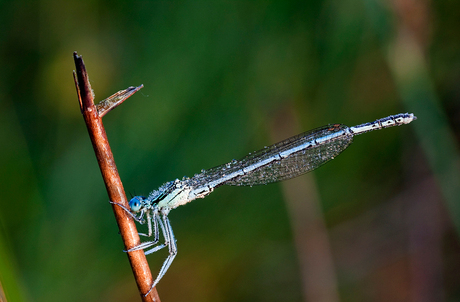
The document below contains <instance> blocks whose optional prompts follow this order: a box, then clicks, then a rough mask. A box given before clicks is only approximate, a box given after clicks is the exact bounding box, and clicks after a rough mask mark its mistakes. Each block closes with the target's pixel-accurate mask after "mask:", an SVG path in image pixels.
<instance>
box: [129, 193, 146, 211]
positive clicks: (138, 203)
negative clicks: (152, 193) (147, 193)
mask: <svg viewBox="0 0 460 302" xmlns="http://www.w3.org/2000/svg"><path fill="white" fill-rule="evenodd" d="M144 199H145V197H143V196H134V197H133V198H131V200H130V201H129V208H130V209H131V212H133V213H137V212H139V211H140V210H141V208H142V205H143V200H144Z"/></svg>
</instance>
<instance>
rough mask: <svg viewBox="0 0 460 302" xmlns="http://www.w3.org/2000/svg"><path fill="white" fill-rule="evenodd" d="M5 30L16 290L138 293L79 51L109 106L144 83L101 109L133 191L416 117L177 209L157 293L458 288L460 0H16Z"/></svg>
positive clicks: (29, 294) (0, 81)
mask: <svg viewBox="0 0 460 302" xmlns="http://www.w3.org/2000/svg"><path fill="white" fill-rule="evenodd" d="M0 26H1V28H2V30H1V31H0V62H1V65H0V66H1V67H0V71H1V72H0V122H1V128H0V135H1V136H0V138H1V142H2V148H0V150H1V151H0V152H1V156H0V167H1V174H0V177H1V179H0V186H1V192H2V194H1V196H2V197H1V204H0V281H1V286H2V287H3V291H4V295H5V296H6V299H7V300H8V301H139V300H140V299H139V294H138V291H137V287H136V285H135V282H134V280H133V276H132V273H131V270H130V267H129V264H128V261H127V257H126V255H125V254H124V253H123V252H122V249H123V243H122V241H121V238H120V236H119V235H118V229H117V226H116V223H115V219H114V217H113V213H112V210H111V206H110V205H109V203H108V197H107V194H106V191H105V188H104V184H103V182H102V178H101V176H100V172H99V169H98V166H97V162H96V160H95V157H94V153H93V150H92V147H91V144H90V141H89V138H88V134H87V131H86V128H85V125H84V123H83V119H82V117H81V114H80V112H79V107H78V102H77V97H76V92H75V87H74V82H73V78H72V70H73V69H74V62H73V58H72V53H73V51H78V54H80V55H82V56H83V59H84V60H85V63H86V67H87V70H88V73H89V76H90V80H91V84H92V88H93V89H94V92H95V95H96V100H97V101H100V100H102V99H104V98H106V97H108V96H109V95H111V94H113V93H115V92H116V91H118V90H121V89H125V88H127V87H128V86H137V85H140V84H144V86H145V87H144V88H143V89H142V90H141V91H140V92H138V93H137V94H135V95H134V96H133V97H131V98H130V99H128V101H126V102H125V103H124V104H123V105H121V106H120V107H118V108H117V109H115V110H114V111H112V112H110V113H109V114H108V115H107V116H106V117H104V124H105V127H106V131H107V134H108V138H109V141H110V143H111V146H112V150H113V153H114V156H115V160H116V162H117V166H118V170H119V172H120V175H121V178H122V181H123V183H124V185H125V190H126V192H130V193H131V194H133V195H134V194H144V195H145V194H148V193H149V192H150V191H151V190H153V189H156V188H157V187H159V186H160V185H161V184H162V183H164V182H166V181H170V180H173V179H175V178H181V177H182V176H184V175H187V176H192V175H193V174H195V173H197V172H199V171H200V170H201V169H203V168H205V169H206V168H210V167H213V166H216V165H219V164H223V163H225V162H228V161H230V160H231V159H233V158H241V157H243V156H245V155H246V154H248V153H249V152H252V151H254V150H257V149H259V148H261V147H263V146H264V145H269V144H271V143H274V142H276V141H277V140H281V139H283V138H287V137H289V136H292V135H295V134H298V133H300V132H303V131H306V130H309V129H312V128H315V127H318V126H322V125H325V124H328V123H344V124H346V125H349V126H353V125H356V124H360V123H364V122H369V121H373V120H375V119H377V118H381V117H385V116H387V115H390V114H396V113H400V112H413V113H415V115H417V116H418V120H417V121H415V122H414V123H412V124H410V125H407V126H403V127H398V128H391V129H386V130H384V131H378V132H373V133H369V134H366V135H363V136H358V137H357V138H356V139H355V143H354V144H352V146H350V147H349V149H348V150H346V151H345V152H344V153H343V154H342V155H340V156H339V157H337V158H336V159H335V160H333V161H332V162H331V163H328V164H327V165H325V166H323V167H321V168H320V169H318V170H317V171H315V172H313V173H310V174H308V175H307V176H305V177H301V178H299V179H296V180H291V181H287V182H285V183H283V184H271V185H267V186H259V187H253V188H246V187H222V188H219V189H218V190H216V192H215V193H213V194H211V195H210V196H208V197H207V198H206V199H204V200H196V201H194V202H193V203H191V204H189V205H186V206H183V207H180V208H178V209H176V210H174V211H172V212H171V214H170V215H169V217H170V220H171V222H172V224H173V227H174V231H175V235H176V238H177V243H178V248H179V253H178V256H177V257H176V260H175V261H174V263H173V264H172V266H171V268H170V270H169V271H168V273H167V274H166V276H165V277H164V278H163V280H162V281H161V282H160V284H159V285H158V287H157V289H158V292H159V295H160V297H161V299H162V300H163V301H458V300H460V276H459V271H460V258H459V257H458V255H459V252H460V245H459V240H458V235H459V232H458V231H459V230H460V227H459V226H460V209H459V207H460V189H459V187H460V177H459V173H460V169H459V165H460V161H459V153H458V150H459V149H458V138H459V133H460V132H459V129H460V128H459V125H460V102H459V99H460V84H459V83H460V52H459V50H460V31H459V30H458V29H459V28H460V2H458V1H453V0H449V1H413V0H394V1H381V0H363V1H349V0H344V1H221V0H216V1H97V0H95V1H56V0H43V1H22V0H17V1H1V2H0ZM166 255H167V252H166V251H161V252H158V253H156V254H153V255H150V256H148V259H149V262H150V266H151V268H152V272H153V274H156V273H157V272H158V270H159V268H160V267H161V264H162V262H163V260H164V259H165V257H166ZM5 296H3V298H2V296H1V295H0V300H2V299H5Z"/></svg>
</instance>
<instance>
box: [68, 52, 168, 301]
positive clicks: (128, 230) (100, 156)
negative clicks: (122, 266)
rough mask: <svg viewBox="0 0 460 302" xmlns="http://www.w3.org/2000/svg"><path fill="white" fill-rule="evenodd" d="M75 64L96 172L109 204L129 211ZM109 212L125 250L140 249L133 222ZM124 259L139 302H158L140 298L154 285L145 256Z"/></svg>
mask: <svg viewBox="0 0 460 302" xmlns="http://www.w3.org/2000/svg"><path fill="white" fill-rule="evenodd" d="M74 60H75V68H76V72H74V79H75V86H76V88H77V95H78V100H79V102H80V109H81V112H82V114H83V118H84V119H85V123H86V127H87V128H88V133H89V137H90V139H91V143H92V144H93V148H94V152H95V153H96V158H97V161H98V163H99V168H100V169H101V173H102V178H103V179H104V183H105V187H106V189H107V193H108V195H109V199H110V200H111V201H112V202H115V203H119V204H122V205H123V206H125V207H126V208H129V205H128V200H127V199H126V194H125V190H124V188H123V184H122V183H121V179H120V176H119V175H118V171H117V167H116V165H115V160H114V158H113V154H112V151H111V149H110V145H109V141H108V140H107V135H106V133H105V129H104V126H103V124H102V119H101V116H100V114H99V113H98V110H97V108H96V106H95V105H94V97H93V92H92V90H91V85H90V83H89V79H88V74H87V73H86V67H85V64H84V62H83V59H82V58H81V56H78V55H77V53H76V52H74ZM140 88H141V87H139V88H138V89H136V91H137V90H139V89H140ZM128 89H129V88H128ZM134 92H135V91H134ZM134 92H133V93H134ZM131 94H132V93H131ZM131 94H129V95H131ZM115 95H116V94H115ZM128 97H129V96H128ZM110 98H111V97H110ZM110 98H109V99H110ZM126 98H127V97H126ZM126 98H125V99H126ZM120 103H121V102H117V104H115V105H114V106H111V108H110V109H112V108H114V107H115V106H116V105H119V104H120ZM107 112H108V111H107ZM112 209H113V212H114V214H115V219H116V220H117V224H118V228H119V229H120V233H121V237H122V239H123V243H124V244H125V249H126V250H128V249H130V248H133V247H135V246H137V245H139V243H140V239H139V235H138V233H137V229H136V225H135V222H134V220H133V219H132V218H131V217H130V216H129V215H128V213H126V211H125V210H123V209H122V208H121V207H119V206H116V205H112ZM127 255H128V259H129V263H130V264H131V268H132V270H133V274H134V278H135V279H136V283H137V286H138V288H139V291H140V293H141V299H142V301H145V302H146V301H157V302H159V301H160V298H159V297H158V292H157V291H156V288H154V289H153V290H152V291H151V292H150V294H149V295H148V296H147V297H144V296H143V294H145V293H147V292H148V291H149V290H150V287H151V285H152V283H153V279H152V273H151V272H150V268H149V265H148V263H147V259H146V258H145V255H144V252H143V251H142V250H138V251H134V252H129V253H127Z"/></svg>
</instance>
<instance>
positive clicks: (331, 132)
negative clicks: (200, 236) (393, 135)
mask: <svg viewBox="0 0 460 302" xmlns="http://www.w3.org/2000/svg"><path fill="white" fill-rule="evenodd" d="M415 119H417V118H416V117H415V116H414V115H413V114H412V113H410V114H409V113H401V114H397V115H390V116H388V117H385V118H382V119H378V120H376V121H374V122H371V123H365V124H361V125H358V126H354V127H347V126H345V125H342V124H334V125H327V126H324V127H320V128H316V129H314V130H311V131H307V132H304V133H302V134H299V135H296V136H293V137H291V138H288V139H286V140H284V141H282V142H279V143H276V144H274V145H271V146H269V147H265V148H263V149H261V150H259V151H257V152H254V153H252V154H249V155H248V156H246V157H244V158H243V159H241V160H232V161H231V162H229V163H227V164H224V165H221V166H217V167H215V168H211V169H209V170H202V171H201V173H200V174H196V175H195V176H193V177H191V178H184V179H182V180H179V179H176V180H174V181H170V182H167V183H165V184H163V185H162V186H161V187H160V188H159V189H158V190H155V191H153V192H151V193H150V195H149V196H148V197H143V196H135V197H133V198H132V199H131V200H130V202H129V206H130V209H126V208H125V207H123V206H121V205H120V206H121V207H123V208H124V209H125V210H126V211H127V212H128V213H130V215H131V216H132V217H133V218H134V219H135V220H136V221H138V222H139V223H144V222H145V220H147V225H148V234H141V233H139V235H142V236H147V237H151V236H152V235H153V240H152V241H146V242H143V243H141V244H140V245H138V246H136V247H134V248H132V249H129V250H128V251H127V252H131V251H136V250H141V249H147V248H151V249H150V250H148V251H146V252H145V254H146V255H148V254H151V253H154V252H156V251H158V250H160V249H162V248H164V247H166V246H167V247H168V249H169V256H168V258H166V260H165V261H164V263H163V266H162V267H161V269H160V272H159V273H158V276H157V278H156V279H155V281H154V282H153V285H152V287H151V289H150V290H149V292H148V293H147V294H146V295H148V294H149V293H150V291H151V290H152V288H154V287H155V286H156V285H157V284H158V282H159V281H160V279H161V278H162V277H163V276H164V275H165V273H166V271H167V270H168V268H169V266H170V265H171V263H172V261H173V260H174V257H175V256H176V254H177V245H176V239H175V237H174V233H173V230H172V227H171V224H170V222H169V219H168V214H169V211H171V210H172V209H174V208H177V207H178V206H180V205H183V204H186V203H189V202H190V201H192V200H194V199H196V198H204V197H205V196H207V195H208V194H210V193H211V192H212V191H214V189H215V188H217V187H219V186H222V185H230V186H253V185H260V184H267V183H271V182H277V181H281V180H286V179H290V178H293V177H297V176H299V175H302V174H304V173H307V172H310V171H313V170H314V169H316V168H318V167H319V166H321V165H322V164H324V163H326V162H328V161H329V160H331V159H333V158H334V157H336V156H337V155H339V154H340V152H342V151H343V150H345V149H346V148H347V147H348V146H349V145H350V144H351V142H352V141H353V137H354V136H355V135H358V134H362V133H366V132H369V131H372V130H378V129H383V128H388V127H392V126H399V125H404V124H409V123H410V122H412V121H413V120H415ZM118 205H119V204H118ZM136 213H139V215H138V216H136V215H135V214H136ZM144 216H145V220H144ZM160 231H161V233H162V234H163V237H164V243H163V244H159V239H160Z"/></svg>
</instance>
